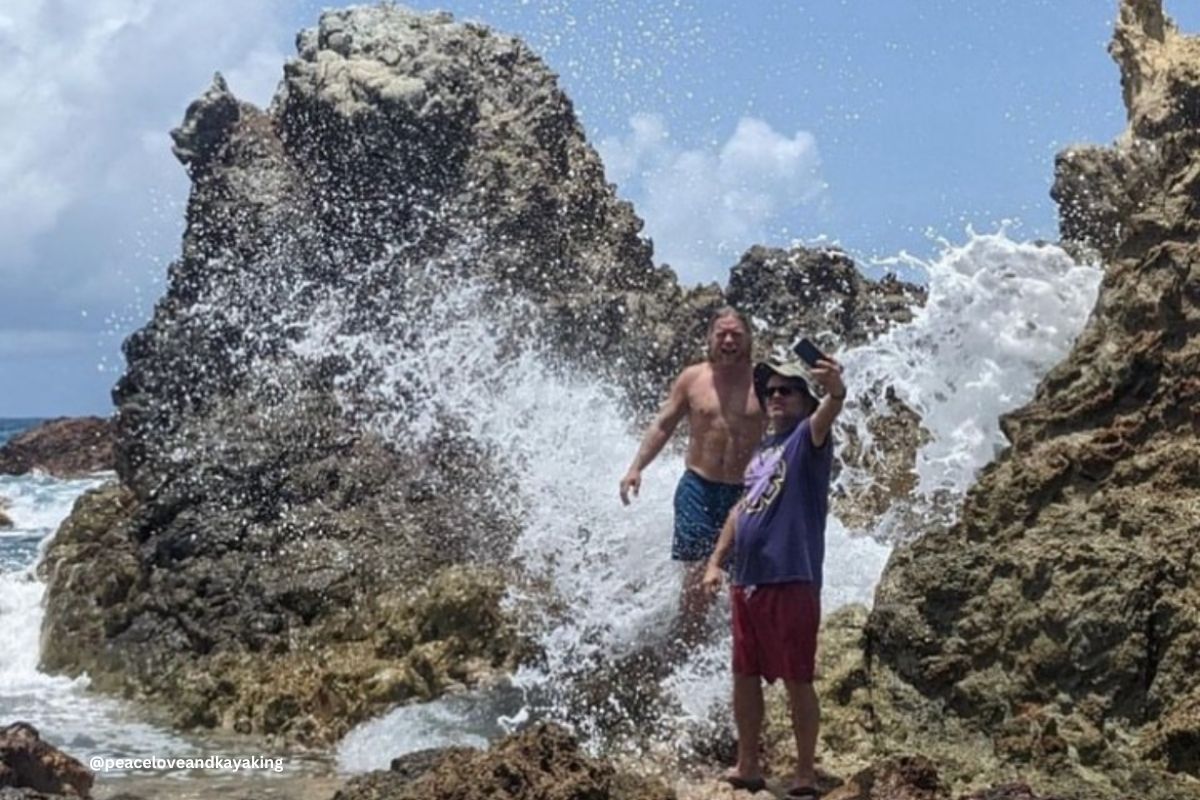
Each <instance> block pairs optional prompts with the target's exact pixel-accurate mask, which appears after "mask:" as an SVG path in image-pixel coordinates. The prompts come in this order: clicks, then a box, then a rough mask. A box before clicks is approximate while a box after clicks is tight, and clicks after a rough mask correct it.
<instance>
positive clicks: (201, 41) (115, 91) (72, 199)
mask: <svg viewBox="0 0 1200 800" xmlns="http://www.w3.org/2000/svg"><path fill="white" fill-rule="evenodd" d="M6 6H9V4H7V3H6ZM278 10H279V7H278V4H277V3H274V2H269V3H264V2H255V3H243V2H240V0H206V2H204V3H195V2H187V3H180V2H174V0H16V2H15V3H12V4H11V6H9V7H8V8H6V10H5V12H4V14H3V15H2V16H0V71H2V74H3V75H4V79H3V81H0V109H3V112H4V113H3V114H0V186H3V187H4V190H3V192H0V280H3V281H4V282H6V283H11V282H14V281H25V282H31V283H36V282H45V281H55V282H57V283H60V284H62V285H64V286H65V285H69V284H70V283H71V282H72V279H73V277H75V276H77V275H88V274H89V267H90V268H91V270H95V269H96V267H97V265H96V264H90V265H89V264H87V263H86V258H84V259H80V260H79V261H77V262H72V263H63V262H61V261H57V262H56V263H43V260H42V259H41V257H40V255H39V253H38V241H39V237H46V236H52V237H55V236H57V237H62V236H71V235H74V234H78V233H80V232H79V231H72V230H70V225H71V223H70V221H68V222H66V223H65V224H66V226H67V227H66V228H62V227H61V226H63V225H64V218H65V217H67V216H68V215H69V214H70V213H71V211H72V209H73V208H76V207H78V206H81V205H91V206H93V207H95V208H94V211H95V212H96V213H90V214H89V215H87V216H88V217H89V223H88V224H89V226H90V229H91V230H92V231H95V232H104V231H109V232H113V231H123V232H125V233H127V234H129V233H136V231H130V230H129V228H130V222H131V220H130V218H131V217H134V218H137V217H138V216H139V215H143V214H145V213H146V209H147V207H148V206H149V204H150V203H151V202H152V200H151V195H152V194H153V193H154V192H160V193H163V192H166V193H174V194H180V193H182V192H184V191H186V179H185V178H184V176H183V170H182V168H181V167H180V166H179V165H178V164H177V163H175V161H174V159H173V157H172V156H171V154H170V150H169V147H168V143H167V140H166V138H165V136H163V134H164V133H165V132H166V131H167V130H168V129H170V128H172V127H174V126H175V125H178V124H179V121H180V120H181V119H182V117H183V112H184V110H185V108H186V107H187V104H188V103H189V102H190V101H191V99H193V98H194V97H196V96H197V95H198V94H199V93H200V92H201V91H203V90H204V89H205V88H206V86H207V85H208V83H209V81H210V80H211V76H212V73H213V72H214V71H216V70H222V71H228V72H229V74H230V76H232V77H233V80H232V81H231V86H232V87H233V88H234V90H235V91H237V90H238V89H239V88H241V86H242V85H244V86H245V87H246V89H247V90H248V91H250V92H251V98H252V99H254V100H260V99H262V98H261V97H259V95H261V94H262V93H263V86H264V85H265V84H266V83H267V79H266V78H265V74H266V73H267V72H271V73H273V75H274V77H275V79H277V78H278V76H279V75H280V74H281V62H282V55H281V54H280V53H279V49H278V47H277V46H276V44H275V42H276V41H277V40H280V39H281V38H283V35H284V32H283V30H282V22H281V20H280V19H279V15H278V13H277V12H278ZM272 61H273V63H272ZM147 141H154V142H155V143H156V144H158V145H159V147H157V148H156V149H155V150H148V149H147V148H146V142H147ZM97 213H98V214H99V216H100V217H101V218H102V219H97V218H96V216H97ZM103 218H107V221H108V222H111V223H112V224H111V225H106V224H105V221H104V219H103ZM96 244H97V243H96V242H91V243H90V247H89V243H86V242H81V251H82V252H83V253H85V254H86V253H87V252H88V250H89V249H94V248H95V246H96ZM59 249H61V248H59ZM89 277H90V278H91V279H92V280H93V282H94V281H95V278H96V277H97V276H95V275H94V274H93V275H89Z"/></svg>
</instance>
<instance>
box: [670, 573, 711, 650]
mask: <svg viewBox="0 0 1200 800" xmlns="http://www.w3.org/2000/svg"><path fill="white" fill-rule="evenodd" d="M706 566H707V562H705V561H696V562H689V563H686V564H684V567H683V585H682V587H681V589H680V592H679V620H678V621H677V622H676V624H675V631H674V636H673V637H672V638H674V639H675V640H677V641H678V642H679V643H680V644H683V645H685V646H687V647H689V648H690V647H695V646H697V645H700V644H703V643H704V641H705V639H707V638H708V637H707V636H706V635H705V634H706V633H707V631H708V611H709V609H710V608H712V604H713V600H714V599H715V595H713V593H711V592H708V591H706V590H705V588H704V569H705V567H706Z"/></svg>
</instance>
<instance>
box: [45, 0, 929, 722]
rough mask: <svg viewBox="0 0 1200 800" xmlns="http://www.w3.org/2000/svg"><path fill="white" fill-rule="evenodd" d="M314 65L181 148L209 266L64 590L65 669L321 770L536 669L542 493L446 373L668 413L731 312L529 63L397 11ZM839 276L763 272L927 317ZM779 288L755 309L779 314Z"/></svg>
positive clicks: (496, 42) (192, 220)
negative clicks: (453, 696) (679, 270)
mask: <svg viewBox="0 0 1200 800" xmlns="http://www.w3.org/2000/svg"><path fill="white" fill-rule="evenodd" d="M298 50H299V55H298V57H297V58H295V59H293V60H292V61H290V62H288V64H287V65H286V66H285V74H284V81H283V83H282V84H281V86H280V89H279V91H278V93H277V95H276V97H275V99H274V101H273V103H272V105H271V107H270V108H269V109H268V110H266V111H261V110H259V109H256V108H254V107H252V106H250V105H248V104H245V103H242V102H240V101H238V100H237V99H236V98H235V97H233V95H232V94H231V93H230V92H229V90H228V88H227V86H226V85H225V83H224V81H223V80H221V79H220V77H219V76H218V78H217V79H216V80H215V81H214V84H213V86H212V88H211V89H210V90H209V91H207V92H206V93H205V94H204V95H203V96H202V97H201V98H200V99H198V100H197V101H196V102H195V103H193V104H192V106H191V107H190V108H189V109H188V112H187V115H186V118H185V120H184V122H183V124H182V125H181V126H180V128H179V129H178V130H176V131H174V132H173V137H174V141H175V152H176V154H177V155H178V157H179V159H180V160H181V161H182V162H183V163H184V164H185V165H186V166H187V169H188V172H189V174H190V176H191V178H192V181H193V190H192V195H191V198H190V202H189V206H188V219H187V221H188V227H187V232H186V235H185V238H184V243H183V253H182V256H181V258H180V259H179V260H178V261H177V262H176V263H175V264H173V265H172V267H171V270H170V280H169V284H168V288H167V292H166V295H165V296H164V297H163V298H162V299H161V300H160V302H159V303H158V305H157V307H156V309H155V313H154V318H153V319H152V320H151V321H150V322H149V324H148V325H147V326H146V327H145V328H143V329H142V330H140V331H138V332H137V333H135V334H134V335H133V336H131V337H130V339H129V340H128V341H127V342H126V345H125V354H126V359H127V362H128V371H127V373H126V374H125V375H124V377H123V378H122V379H121V381H120V384H119V386H118V388H117V390H116V392H115V400H116V402H117V405H118V410H117V415H116V424H117V448H116V454H117V471H118V474H119V477H120V486H119V487H114V488H109V489H106V490H103V491H100V492H98V493H96V494H93V495H89V496H87V497H85V498H84V499H83V500H81V501H80V503H79V505H78V506H77V509H76V511H75V513H74V514H73V516H72V518H71V519H70V520H69V521H68V523H67V524H66V525H65V526H64V528H63V530H62V531H61V532H60V533H59V535H58V536H57V537H56V538H55V540H54V543H53V546H52V548H51V549H50V552H49V553H48V554H47V557H46V559H45V563H44V565H43V567H42V570H43V575H44V576H45V578H46V579H47V581H48V595H47V598H48V599H47V614H46V618H45V623H44V625H45V629H44V641H45V645H44V654H43V662H44V666H45V667H46V668H48V669H52V670H55V671H62V672H67V673H70V674H78V673H80V672H83V671H87V672H88V673H89V674H90V675H91V676H92V679H93V683H94V685H96V686H97V687H100V688H103V689H109V690H112V691H120V692H124V693H126V694H130V695H132V696H135V697H140V698H145V699H148V700H151V701H153V702H158V703H162V704H165V705H166V706H167V707H168V708H169V709H170V710H171V711H172V712H173V714H174V717H175V719H176V720H177V722H178V723H179V724H182V725H202V726H211V725H221V726H225V727H230V728H234V729H236V730H239V731H243V732H258V733H267V734H272V735H279V736H283V737H286V738H291V739H300V740H303V741H306V742H323V741H328V740H330V739H332V738H335V737H337V736H338V735H340V734H341V733H342V732H344V731H345V730H346V729H347V728H348V727H349V726H350V725H352V724H353V723H354V722H356V721H358V720H360V719H362V718H364V717H365V716H368V715H371V714H374V713H378V712H379V711H381V710H383V709H384V708H386V707H387V706H388V705H390V704H393V703H396V702H402V701H405V700H408V699H414V698H427V697H431V696H435V695H437V694H438V693H440V692H442V691H445V690H446V689H447V688H452V687H455V686H461V685H464V684H471V683H474V682H478V681H481V680H486V674H487V673H488V671H489V670H504V669H508V668H511V666H512V664H513V663H514V662H515V661H516V660H517V659H518V658H519V657H520V655H521V653H522V652H523V648H524V645H522V644H521V643H520V642H519V641H518V640H517V638H516V637H515V635H514V634H513V628H512V623H513V621H512V620H509V619H505V618H503V617H502V616H501V615H500V614H499V612H498V611H497V610H496V609H497V607H498V598H499V596H500V593H501V592H502V591H503V588H504V585H505V584H506V583H511V582H512V581H516V580H520V571H519V566H518V565H516V564H513V563H512V561H511V560H510V552H511V548H512V543H513V541H514V537H515V535H516V533H517V531H518V530H519V528H520V525H521V513H522V512H521V508H520V499H519V498H520V494H519V492H518V491H517V488H516V487H514V485H513V483H512V480H511V477H510V475H509V473H508V472H507V471H506V469H505V464H504V460H503V459H504V454H503V453H495V452H492V451H490V450H489V449H488V448H487V447H485V446H484V445H482V444H480V443H479V442H478V441H475V440H474V439H472V437H471V435H470V434H469V433H468V430H469V426H468V425H466V424H465V422H466V421H467V420H466V419H465V417H464V416H463V414H464V413H470V410H469V409H468V410H466V411H465V412H464V410H463V409H459V408H453V407H446V404H445V403H443V402H441V401H440V394H441V392H440V389H441V388H442V386H441V382H442V381H444V380H445V379H446V377H447V376H446V375H445V373H444V372H443V371H442V368H434V367H431V366H430V365H429V364H427V363H425V362H422V361H421V360H420V354H421V352H422V348H423V347H426V346H427V344H428V342H429V341H430V340H431V339H435V338H436V337H438V336H439V335H441V334H443V333H444V332H445V331H446V330H447V329H454V327H455V326H457V325H463V324H466V323H468V322H470V323H477V322H478V321H479V320H485V321H489V326H490V327H488V328H487V329H486V330H485V331H484V332H483V333H482V334H481V337H482V338H484V339H486V341H481V342H479V345H480V346H481V347H484V348H489V347H490V348H493V349H494V350H495V351H496V353H497V354H498V355H497V358H499V359H502V358H503V356H504V354H505V353H520V352H521V351H523V350H525V349H528V348H530V347H539V348H540V351H541V352H543V353H544V354H545V355H546V356H547V357H548V358H550V359H551V360H557V361H559V362H561V363H562V364H566V365H574V366H575V367H578V366H579V365H583V366H584V367H587V368H589V369H591V370H592V371H593V372H594V373H595V374H598V375H600V376H603V377H607V378H608V379H609V380H610V381H611V382H612V384H613V385H614V386H615V387H619V388H620V389H621V390H622V391H623V392H624V393H625V396H626V397H627V398H628V400H629V405H630V407H631V408H632V409H634V410H635V411H641V412H645V411H646V410H648V409H650V408H652V407H653V406H654V404H656V403H657V402H658V400H659V399H660V397H661V395H662V393H663V391H664V387H665V384H666V382H667V381H668V380H669V379H670V378H671V377H673V376H674V375H675V374H676V373H677V371H678V370H679V369H680V367H681V366H682V365H683V364H684V363H685V362H686V361H689V360H692V358H694V357H695V355H697V354H698V353H699V352H700V349H701V347H702V339H703V331H704V328H705V326H706V324H707V322H708V319H709V316H710V314H711V311H712V310H713V309H714V308H716V307H717V306H719V305H720V304H721V303H723V302H724V297H723V295H722V292H721V291H720V290H719V289H718V288H717V287H716V286H708V287H700V288H697V289H691V290H684V289H682V288H680V287H679V286H678V284H677V283H676V281H675V278H674V275H673V274H672V273H671V271H670V270H669V269H667V268H663V267H655V266H654V264H653V263H652V261H651V248H650V244H649V243H648V242H646V241H645V240H643V239H641V238H640V237H639V235H638V233H639V229H640V227H641V223H640V221H639V220H638V219H637V218H636V217H635V216H634V214H633V212H632V209H631V208H630V207H629V205H628V204H627V203H624V202H621V201H619V200H618V199H617V198H616V196H615V194H614V190H613V188H612V187H611V186H609V185H607V184H605V182H604V178H603V169H602V167H601V164H600V161H599V159H598V158H597V156H596V154H595V152H594V151H593V150H592V149H591V147H590V146H589V145H588V144H587V142H586V141H585V139H584V137H583V134H582V131H581V128H580V126H579V123H578V122H577V120H576V119H575V116H574V113H573V110H572V107H571V104H570V101H569V100H568V99H567V97H566V96H565V95H564V94H563V93H562V92H561V91H560V90H559V89H558V87H557V85H556V82H555V78H554V76H553V75H552V74H551V73H550V72H549V70H547V69H546V67H545V66H544V65H543V64H542V63H541V62H540V61H539V60H538V59H537V58H536V56H534V55H533V54H532V53H531V52H530V51H529V50H528V48H526V47H525V46H524V45H523V44H522V43H521V42H519V41H517V40H515V39H513V38H510V37H506V36H501V35H497V34H494V33H492V32H490V31H488V30H487V29H485V28H482V27H480V26H478V25H473V24H456V23H454V22H453V21H452V20H451V19H450V18H449V17H448V16H446V15H442V14H435V15H419V14H414V13H412V12H409V11H406V10H403V9H400V8H398V7H394V6H391V5H381V6H378V7H371V8H366V7H364V8H355V9H345V10H338V11H330V12H327V13H325V14H323V15H322V16H321V19H320V23H319V25H318V26H317V27H316V28H314V29H312V30H308V31H305V32H303V33H302V34H301V35H300V37H299V39H298ZM789 258H790V257H789ZM813 258H814V259H815V262H813V263H809V261H806V260H805V258H799V257H797V258H791V262H792V263H790V264H789V265H788V266H787V267H786V269H785V268H782V267H781V268H779V269H775V268H772V269H771V270H767V269H766V268H765V267H764V268H763V269H760V270H758V272H759V274H760V275H761V276H763V280H766V279H767V278H768V277H769V279H770V280H771V281H773V282H783V283H785V284H787V285H786V286H784V287H783V288H782V289H781V290H780V291H790V292H793V296H794V297H795V298H803V297H804V296H805V295H804V292H805V291H807V290H805V289H803V287H802V286H800V284H798V283H795V282H794V281H792V280H791V278H786V275H792V276H793V277H794V276H796V275H802V273H804V272H805V271H807V270H810V269H811V270H813V271H814V274H816V275H817V284H821V285H824V284H829V286H828V289H829V291H830V292H831V293H832V294H830V295H829V296H828V297H827V299H829V300H833V299H834V298H835V297H844V301H842V302H831V303H830V304H829V306H828V307H829V309H830V311H829V312H828V313H830V314H832V315H834V316H835V317H836V320H831V321H830V323H829V324H828V327H829V329H830V330H835V331H836V332H838V334H839V336H840V335H843V334H845V335H846V336H847V337H849V334H850V332H851V331H853V330H858V329H859V328H858V326H857V323H855V321H854V319H852V317H853V315H854V313H856V312H857V310H858V309H864V310H866V311H869V313H870V315H871V320H870V322H868V323H865V324H864V325H863V326H862V327H861V331H862V333H860V334H856V335H865V332H868V331H871V330H876V329H877V328H878V324H877V321H876V320H875V319H874V317H875V315H876V313H877V312H878V313H884V314H891V315H893V316H898V315H900V314H902V311H901V309H900V300H899V299H898V298H899V297H900V296H901V295H903V294H904V293H905V292H906V291H908V290H904V289H902V288H901V287H899V286H898V285H897V284H892V283H889V284H886V285H885V286H884V288H883V289H881V290H879V289H876V288H875V287H874V285H873V284H871V283H870V282H866V281H862V280H861V279H858V278H857V277H856V276H854V274H853V269H852V268H851V267H850V265H849V262H848V261H847V260H846V259H845V258H844V257H832V256H826V255H819V256H814V257H813ZM830 259H832V263H831V264H830V265H826V262H827V261H829V260H830ZM789 271H790V272H789ZM756 280H758V279H756V278H755V277H754V275H753V274H752V271H751V270H749V269H744V270H742V271H740V272H739V273H738V279H737V281H736V284H737V287H738V289H737V291H736V292H734V295H735V296H737V294H738V292H741V293H742V299H744V301H745V302H746V303H747V304H750V305H753V304H755V303H757V302H758V300H757V299H756V298H758V297H760V296H761V297H763V298H766V299H765V300H764V301H763V302H765V303H766V304H767V306H768V307H769V308H765V310H764V313H768V312H769V313H771V314H774V313H777V312H778V311H779V310H780V309H782V308H784V307H785V306H784V305H783V303H784V297H786V296H787V295H783V294H778V293H775V292H774V288H775V287H774V285H773V284H772V293H771V294H770V295H769V296H768V294H767V293H766V292H764V291H763V290H762V287H757V288H756V285H755V282H756ZM789 287H790V288H789ZM797 287H798V288H797ZM459 292H461V293H463V294H464V296H466V297H469V299H470V302H467V303H464V304H462V305H459V306H455V305H454V303H453V302H452V300H451V299H448V298H453V297H457V296H458V294H457V293H459ZM875 294H881V295H882V298H881V299H878V300H875V299H872V297H873V296H874V295H875ZM447 304H449V307H448V308H447V307H446V306H447ZM747 310H748V311H750V312H751V313H752V314H755V313H758V312H757V311H756V310H755V309H754V308H748V309H747ZM819 319H820V317H819V314H818V315H817V316H813V317H810V322H812V324H813V325H816V324H817V323H818V321H819ZM822 329H824V326H822ZM788 333H789V335H790V334H791V333H792V331H789V332H788ZM456 368H457V369H463V370H470V369H472V368H473V367H472V365H471V364H465V365H463V366H461V367H459V366H455V365H450V366H447V367H445V369H447V370H453V369H456ZM471 380H476V381H478V382H480V383H481V384H486V382H487V381H495V380H503V376H501V377H496V376H493V375H487V374H483V375H474V374H473V375H472V378H471ZM631 416H632V415H631ZM498 573H499V574H502V575H503V576H504V578H503V579H502V580H501V579H498V578H497V574H498ZM481 620H482V621H484V622H487V625H486V627H484V628H482V629H477V628H476V627H473V626H476V625H478V624H481V623H480V621H481Z"/></svg>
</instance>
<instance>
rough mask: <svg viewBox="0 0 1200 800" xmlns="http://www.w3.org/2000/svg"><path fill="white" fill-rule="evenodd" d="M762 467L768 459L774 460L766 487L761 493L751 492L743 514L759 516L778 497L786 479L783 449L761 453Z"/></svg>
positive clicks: (777, 448)
mask: <svg viewBox="0 0 1200 800" xmlns="http://www.w3.org/2000/svg"><path fill="white" fill-rule="evenodd" d="M761 458H762V463H763V466H766V463H767V462H768V461H769V460H770V459H772V458H773V459H775V467H774V469H772V470H771V477H770V478H768V479H767V481H766V485H765V486H763V487H762V489H761V491H757V492H754V491H752V492H751V494H750V497H748V498H747V501H746V506H745V508H744V510H743V511H744V513H746V514H761V513H762V512H763V511H766V510H767V509H768V508H770V507H771V503H773V502H774V501H775V498H776V497H778V496H779V493H780V492H781V491H782V490H783V482H784V480H786V478H787V462H786V461H785V460H784V458H783V448H782V447H775V448H772V449H771V450H770V451H767V452H765V453H763V455H762V456H761Z"/></svg>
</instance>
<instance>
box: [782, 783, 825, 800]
mask: <svg viewBox="0 0 1200 800" xmlns="http://www.w3.org/2000/svg"><path fill="white" fill-rule="evenodd" d="M820 796H821V793H820V792H819V791H818V790H817V787H815V786H793V787H792V788H791V789H788V790H787V794H785V795H784V797H786V798H787V800H818V798H819V797H820Z"/></svg>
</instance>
